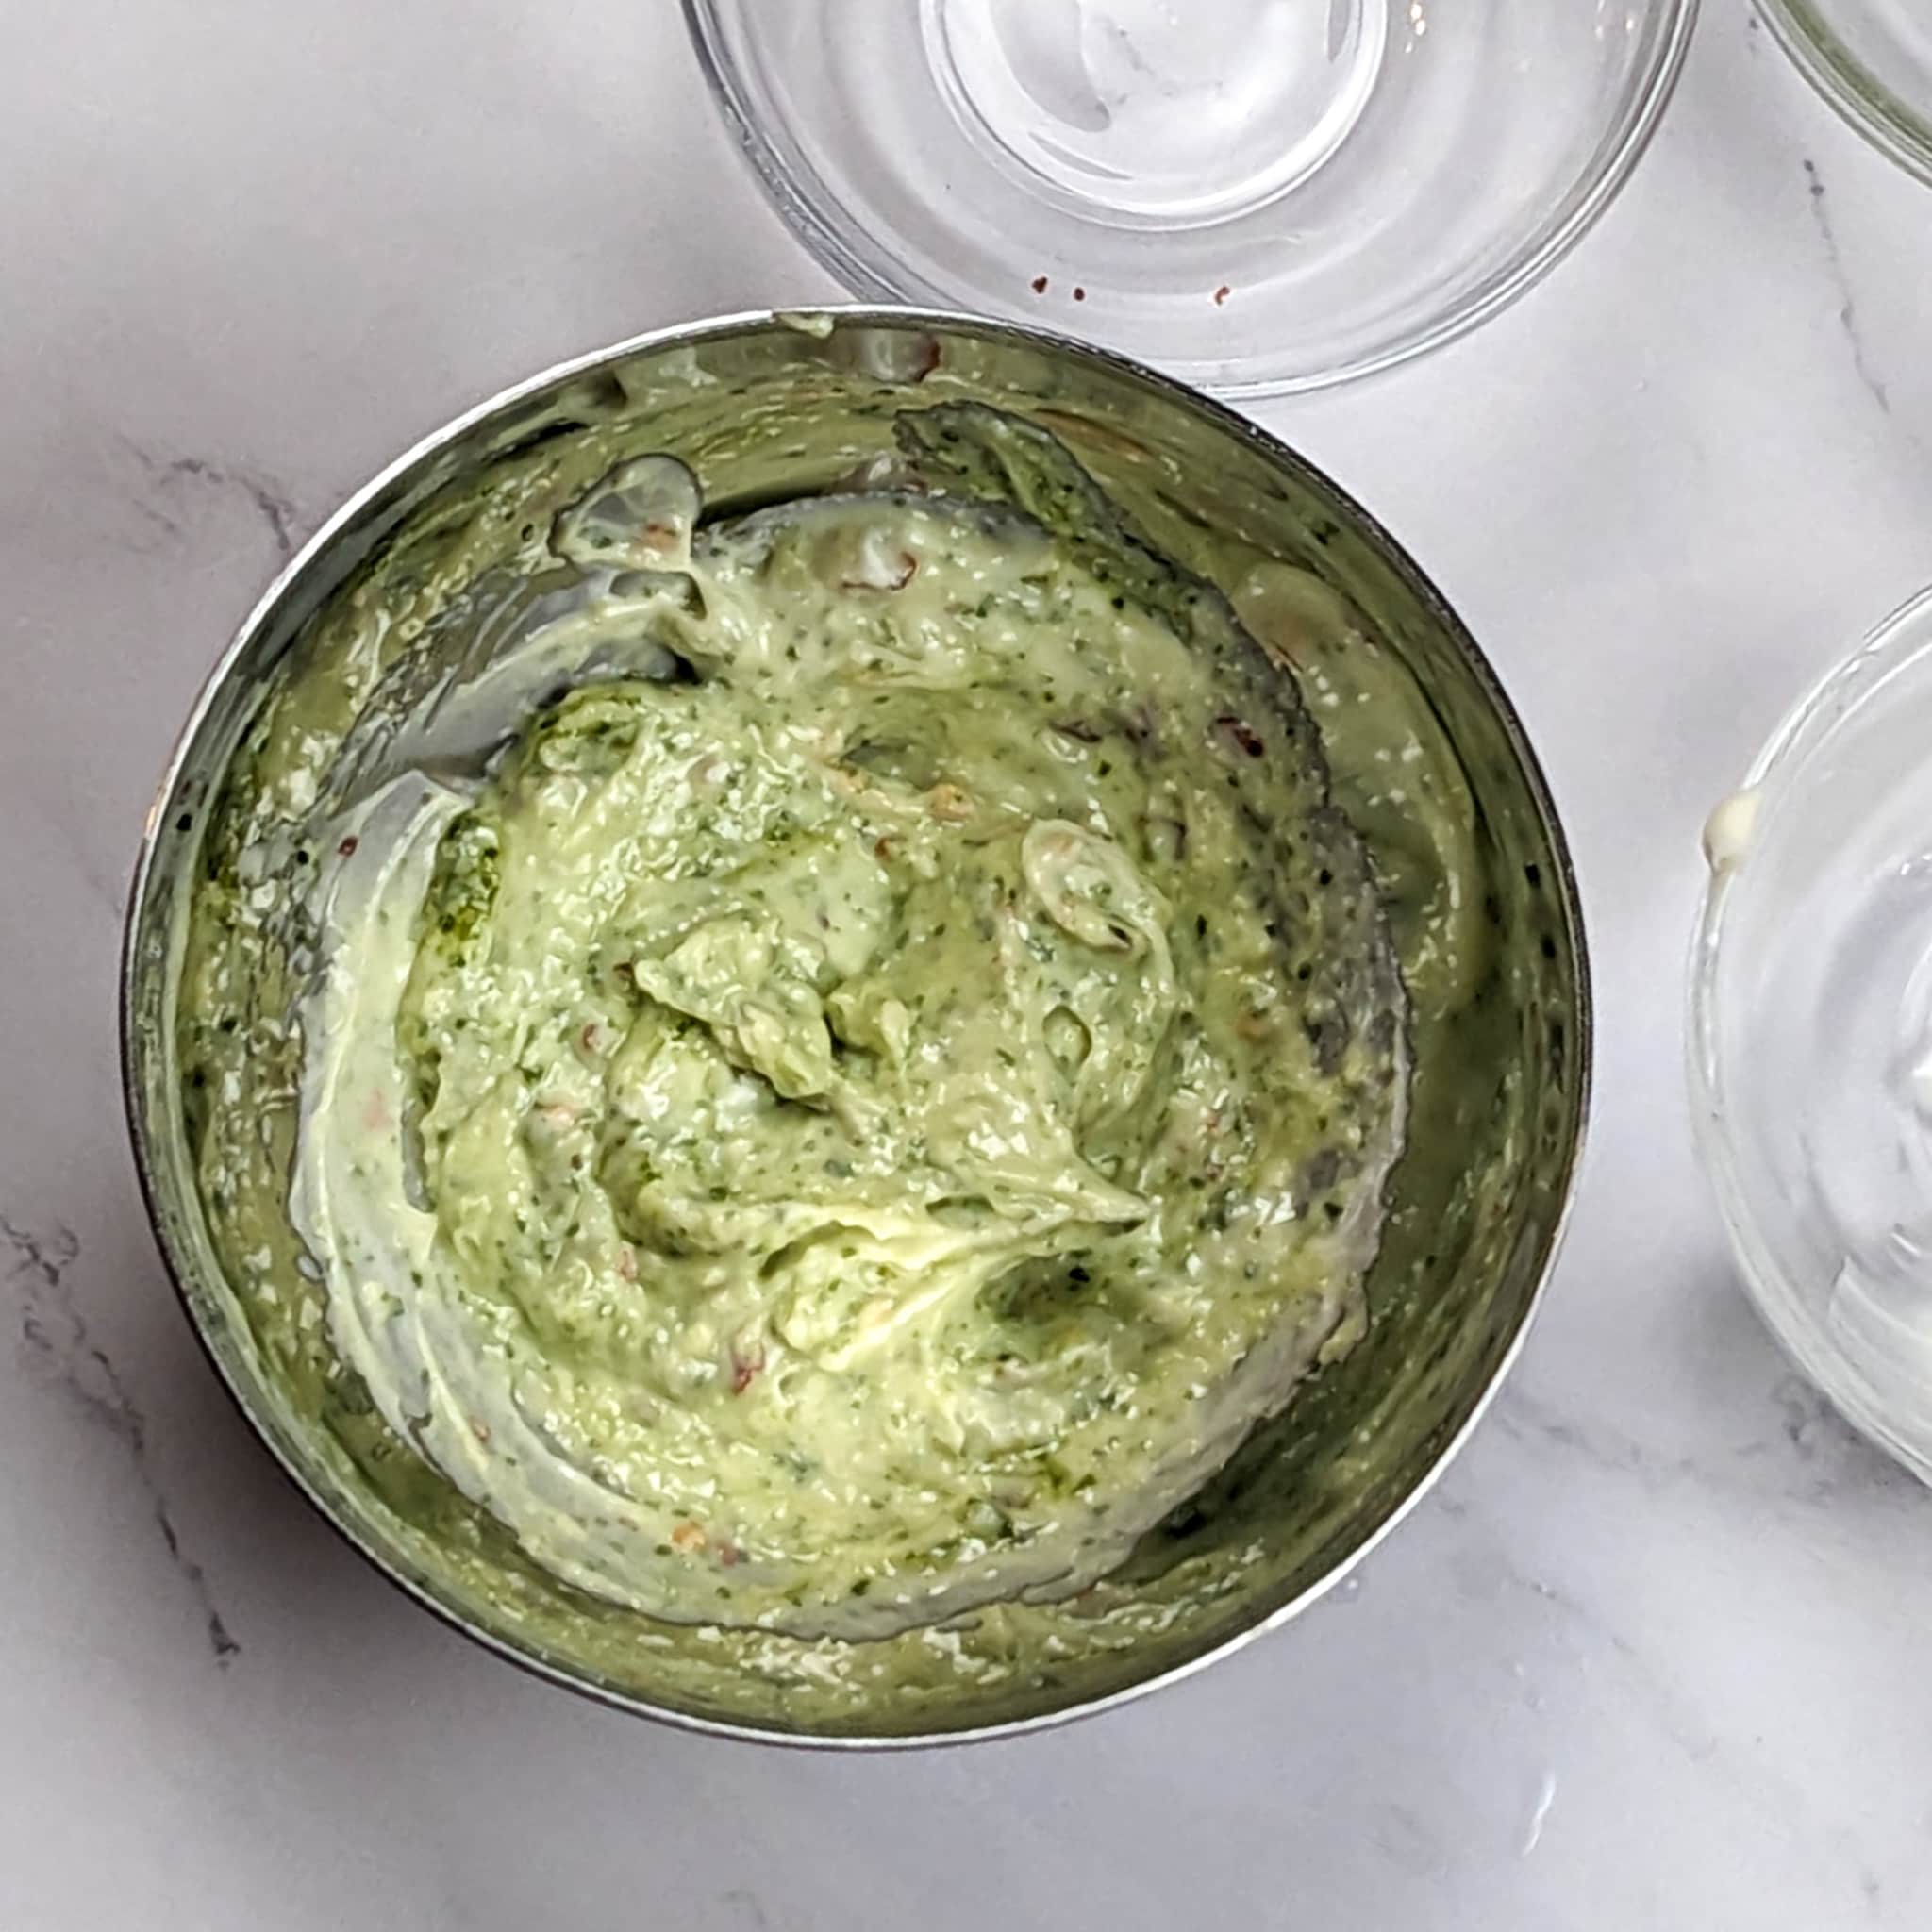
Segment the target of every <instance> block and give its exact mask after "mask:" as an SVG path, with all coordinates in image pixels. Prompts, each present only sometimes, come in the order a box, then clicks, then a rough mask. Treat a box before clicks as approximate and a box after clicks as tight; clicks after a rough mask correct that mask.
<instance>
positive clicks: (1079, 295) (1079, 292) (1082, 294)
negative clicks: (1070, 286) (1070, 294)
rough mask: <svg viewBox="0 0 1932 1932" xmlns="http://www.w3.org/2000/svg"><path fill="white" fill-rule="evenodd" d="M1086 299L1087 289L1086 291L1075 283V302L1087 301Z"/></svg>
mask: <svg viewBox="0 0 1932 1932" xmlns="http://www.w3.org/2000/svg"><path fill="white" fill-rule="evenodd" d="M1086 299H1087V291H1086V290H1085V289H1083V288H1080V287H1079V286H1078V285H1077V284H1076V285H1075V287H1074V301H1075V302H1084V301H1086Z"/></svg>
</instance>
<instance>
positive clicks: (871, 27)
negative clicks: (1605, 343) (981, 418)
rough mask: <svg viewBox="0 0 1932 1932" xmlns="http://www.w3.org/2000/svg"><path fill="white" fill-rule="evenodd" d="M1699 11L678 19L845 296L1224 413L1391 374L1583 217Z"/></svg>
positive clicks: (1122, 9)
mask: <svg viewBox="0 0 1932 1932" xmlns="http://www.w3.org/2000/svg"><path fill="white" fill-rule="evenodd" d="M1695 12H1696V0H1617V4H1616V5H1611V4H1610V0H1560V4H1552V0H1483V4H1481V5H1478V6H1472V5H1468V4H1466V0H1464V4H1457V5H1449V4H1446V0H1191V4H1189V5H1185V6H1183V5H1182V4H1180V0H868V4H866V5H863V6H859V5H855V4H854V0H785V4H783V5H776V4H774V0H685V13H686V16H687V19H688V20H689V23H690V25H691V35H692V38H693V40H694V42H695V43H696V46H697V50H698V53H699V56H700V58H701V59H702V61H703V64H704V67H705V70H706V72H707V74H708V75H709V78H710V81H711V84H712V86H713V88H714V89H715V90H716V92H717V95H718V98H719V101H720V102H721V104H722V106H723V108H724V113H725V115H726V117H727V119H728V120H729V122H730V124H731V126H732V129H733V131H734V132H735V134H736V135H737V138H738V140H739V142H740V144H741V147H742V148H743V150H744V152H745V154H746V156H747V157H748V158H750V160H751V163H752V165H753V167H754V168H755V169H756V171H757V173H758V177H759V179H760V180H761V181H762V182H763V183H764V186H765V188H766V190H767V191H768V192H769V193H770V194H771V197H772V199H773V201H774V203H775V204H776V205H777V207H778V208H779V209H780V211H781V212H782V213H783V214H784V216H785V217H786V219H787V220H788V221H789V222H790V223H791V226H792V227H793V229H794V230H795V231H796V232H797V233H798V235H799V236H800V237H801V239H802V240H803V241H804V242H805V243H806V244H807V246H808V247H809V248H810V250H811V251H812V253H813V254H814V255H815V256H816V257H817V258H819V260H820V261H821V262H822V263H824V266H825V267H826V268H827V269H828V270H829V271H830V272H831V273H832V274H833V275H836V276H838V277H839V279H840V280H841V281H842V282H843V283H844V284H845V285H846V286H847V287H848V288H850V289H852V290H853V291H855V292H857V293H858V294H861V295H865V296H868V297H871V298H874V299H882V300H893V301H910V302H918V303H925V304H936V305H940V306H943V307H947V308H968V309H974V310H977V311H980V312H983V313H990V314H993V315H999V316H1004V317H1008V318H1011V319H1014V320H1018V321H1022V322H1031V323H1035V324H1041V325H1050V326H1053V327H1057V328H1060V329H1068V330H1072V331H1074V332H1075V333H1079V334H1084V335H1087V336H1090V337H1093V338H1098V339H1103V340H1105V341H1107V342H1108V344H1110V345H1111V346H1114V347H1117V348H1121V349H1124V350H1126V351H1129V352H1130V353H1132V354H1135V355H1138V356H1141V357H1143V358H1146V359H1148V360H1150V361H1153V362H1156V363H1158V364H1159V365H1160V366H1161V367H1162V368H1164V369H1167V370H1169V371H1171V372H1173V373H1174V374H1175V375H1180V376H1182V377H1184V378H1186V379H1187V380H1190V381H1192V382H1195V383H1198V384H1201V385H1204V386H1207V387H1209V388H1212V389H1216V390H1219V391H1222V392H1223V393H1224V394H1233V395H1248V396H1259V395H1268V394H1276V393H1281V392H1283V391H1293V390H1307V389H1315V388H1320V387H1323V386H1324V385H1326V384H1329V383H1334V382H1339V381H1341V380H1343V379H1344V378H1346V377H1349V376H1355V375H1365V374H1367V373H1369V372H1370V371H1373V370H1377V369H1383V368H1387V367H1388V366H1390V365H1391V364H1392V363H1396V362H1400V361H1402V360H1404V359H1406V358H1408V357H1411V356H1415V355H1419V354H1421V353H1422V352H1423V351H1424V350H1425V349H1430V348H1433V347H1436V346H1437V345H1439V344H1441V343H1442V342H1445V341H1449V340H1450V339H1451V338H1453V337H1455V336H1457V335H1459V334H1461V333H1462V332H1463V331H1464V330H1465V329H1468V328H1471V327H1474V325H1475V324H1477V323H1478V322H1480V321H1482V320H1483V319H1484V318H1485V317H1486V316H1489V315H1491V314H1493V313H1494V312H1495V311H1496V310H1497V309H1498V308H1501V307H1503V305H1504V304H1505V303H1507V302H1508V301H1509V300H1511V299H1512V298H1513V297H1514V296H1516V295H1518V294H1520V293H1522V291H1524V289H1526V288H1527V287H1529V285H1530V284H1531V283H1532V282H1534V281H1535V280H1536V279H1537V278H1538V277H1539V276H1540V275H1542V274H1543V273H1544V272H1545V271H1546V270H1547V269H1549V268H1550V267H1551V265H1552V264H1553V263H1555V262H1556V261H1557V260H1558V259H1559V258H1561V257H1562V256H1563V255H1564V254H1565V253H1566V252H1567V251H1568V250H1569V249H1570V247H1571V246H1572V245H1573V244H1574V242H1576V241H1577V239H1578V238H1579V237H1580V236H1581V235H1582V234H1583V233H1584V232H1585V230H1586V229H1588V228H1589V227H1590V225H1591V223H1592V222H1593V221H1594V220H1595V219H1596V217H1597V216H1598V215H1599V214H1600V213H1601V212H1602V211H1603V209H1604V208H1606V207H1607V205H1608V203H1609V201H1610V199H1611V197H1612V196H1613V195H1614V194H1615V193H1616V192H1617V190H1618V189H1619V188H1620V187H1621V186H1622V185H1623V183H1624V180H1625V178H1626V177H1627V176H1628V175H1629V172H1630V170H1631V168H1632V167H1633V166H1634V164H1635V163H1636V160H1637V158H1638V157H1639V156H1640V155H1641V152H1642V150H1643V148H1644V146H1645V144H1646V142H1648V140H1649V137H1650V134H1651V132H1652V130H1653V129H1654V128H1655V126H1656V125H1657V118H1658V116H1659V114H1660V113H1661V111H1662V109H1663V106H1664V103H1665V101H1666V100H1667V98H1668V97H1669V94H1670V92H1671V88H1672V85H1673V83H1674V80H1675V78H1676V75H1677V71H1678V68H1679V66H1680V65H1681V62H1682V58H1683V54H1684V49H1685V46H1686V43H1687V42H1688V41H1689V39H1690V34H1691V25H1692V21H1693V18H1694V15H1695Z"/></svg>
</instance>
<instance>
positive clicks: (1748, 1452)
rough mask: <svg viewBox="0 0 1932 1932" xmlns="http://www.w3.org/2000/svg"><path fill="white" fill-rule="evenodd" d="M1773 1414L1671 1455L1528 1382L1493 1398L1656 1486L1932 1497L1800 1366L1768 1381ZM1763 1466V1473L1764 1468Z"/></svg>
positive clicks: (1563, 1447) (1507, 1412) (1531, 1427)
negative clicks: (1750, 1431)
mask: <svg viewBox="0 0 1932 1932" xmlns="http://www.w3.org/2000/svg"><path fill="white" fill-rule="evenodd" d="M1771 1406H1772V1407H1773V1409H1774V1411H1775V1413H1774V1416H1772V1417H1767V1418H1766V1427H1765V1429H1764V1431H1763V1432H1761V1433H1759V1434H1757V1435H1755V1436H1753V1437H1752V1438H1750V1439H1749V1440H1747V1441H1743V1442H1740V1443H1735V1444H1732V1445H1731V1446H1730V1447H1729V1450H1728V1454H1727V1455H1721V1454H1707V1455H1705V1456H1702V1457H1691V1456H1674V1455H1670V1454H1667V1453H1664V1452H1662V1451H1659V1450H1657V1449H1656V1448H1653V1447H1652V1446H1651V1445H1649V1444H1648V1443H1645V1442H1642V1441H1639V1440H1638V1439H1637V1438H1636V1437H1634V1436H1632V1435H1630V1434H1628V1433H1627V1432H1626V1431H1624V1430H1623V1429H1620V1428H1618V1427H1616V1426H1615V1425H1614V1424H1607V1423H1601V1422H1589V1421H1583V1420H1579V1419H1578V1418H1576V1417H1574V1416H1571V1415H1567V1414H1564V1413H1561V1412H1559V1411H1558V1410H1557V1409H1556V1408H1553V1407H1550V1406H1549V1405H1547V1404H1545V1403H1543V1402H1541V1400H1539V1399H1538V1398H1537V1397H1536V1396H1534V1395H1531V1394H1529V1393H1528V1392H1526V1391H1524V1390H1523V1389H1521V1388H1516V1387H1512V1388H1510V1389H1509V1390H1508V1391H1506V1393H1505V1394H1504V1396H1503V1399H1502V1400H1501V1401H1500V1402H1499V1403H1498V1404H1497V1405H1496V1407H1495V1410H1494V1414H1495V1421H1496V1427H1497V1428H1498V1429H1499V1430H1500V1431H1501V1432H1502V1433H1503V1434H1504V1435H1506V1436H1507V1437H1510V1438H1511V1439H1512V1440H1514V1441H1520V1442H1534V1443H1537V1444H1541V1445H1542V1446H1544V1447H1547V1448H1551V1449H1557V1450H1560V1451H1563V1452H1565V1453H1567V1454H1569V1455H1572V1456H1574V1457H1578V1458H1580V1459H1581V1460H1583V1461H1585V1462H1588V1463H1591V1464H1593V1465H1594V1466H1595V1467H1597V1468H1598V1469H1600V1470H1603V1471H1606V1472H1608V1473H1610V1474H1621V1475H1624V1476H1628V1477H1630V1478H1631V1479H1632V1480H1634V1481H1635V1482H1637V1483H1639V1484H1641V1486H1642V1488H1643V1489H1644V1490H1645V1491H1647V1492H1649V1493H1651V1494H1657V1493H1660V1492H1662V1491H1666V1490H1670V1489H1674V1488H1676V1487H1678V1486H1682V1485H1691V1486H1696V1487H1702V1488H1705V1489H1711V1490H1719V1491H1734V1492H1740V1493H1744V1494H1749V1495H1750V1496H1752V1497H1754V1498H1761V1497H1762V1496H1763V1495H1764V1494H1765V1492H1766V1491H1767V1490H1769V1491H1772V1492H1773V1493H1774V1494H1775V1495H1776V1496H1778V1497H1779V1498H1780V1499H1781V1500H1784V1501H1788V1502H1792V1503H1798V1504H1804V1505H1816V1504H1824V1503H1829V1502H1831V1501H1833V1500H1835V1499H1837V1498H1839V1497H1840V1496H1843V1495H1844V1494H1846V1493H1847V1492H1849V1491H1864V1492H1867V1493H1870V1494H1872V1495H1874V1496H1876V1495H1882V1496H1883V1497H1884V1498H1885V1499H1886V1501H1887V1503H1888V1505H1895V1506H1896V1507H1901V1508H1906V1509H1915V1508H1922V1507H1932V1495H1928V1493H1927V1491H1925V1489H1924V1486H1923V1485H1922V1484H1920V1483H1919V1482H1917V1481H1916V1480H1915V1479H1914V1478H1913V1477H1912V1476H1910V1475H1909V1474H1907V1473H1906V1471H1904V1470H1903V1469H1901V1468H1900V1467H1899V1466H1898V1465H1897V1464H1896V1463H1894V1462H1892V1461H1891V1460H1890V1458H1889V1457H1885V1456H1882V1455H1880V1454H1879V1452H1878V1451H1877V1450H1876V1449H1874V1448H1873V1447H1872V1446H1871V1444H1870V1443H1868V1442H1867V1441H1865V1440H1864V1438H1863V1437H1862V1436H1860V1435H1859V1434H1858V1433H1857V1430H1855V1429H1854V1428H1852V1426H1851V1425H1850V1424H1848V1423H1846V1422H1845V1421H1843V1419H1842V1418H1841V1417H1840V1415H1839V1414H1838V1412H1837V1410H1836V1409H1834V1408H1833V1407H1831V1406H1830V1404H1829V1403H1827V1402H1826V1401H1825V1400H1824V1397H1823V1396H1822V1395H1820V1394H1818V1393H1817V1392H1816V1391H1814V1390H1812V1389H1811V1388H1810V1386H1809V1385H1808V1384H1807V1383H1806V1382H1804V1381H1803V1380H1801V1379H1800V1378H1799V1377H1798V1376H1796V1375H1786V1376H1784V1377H1783V1378H1781V1379H1780V1381H1779V1382H1778V1383H1777V1384H1776V1386H1775V1387H1774V1389H1773V1390H1772V1391H1771ZM1760 1466H1762V1469H1763V1473H1762V1474H1760V1473H1759V1471H1760Z"/></svg>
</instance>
